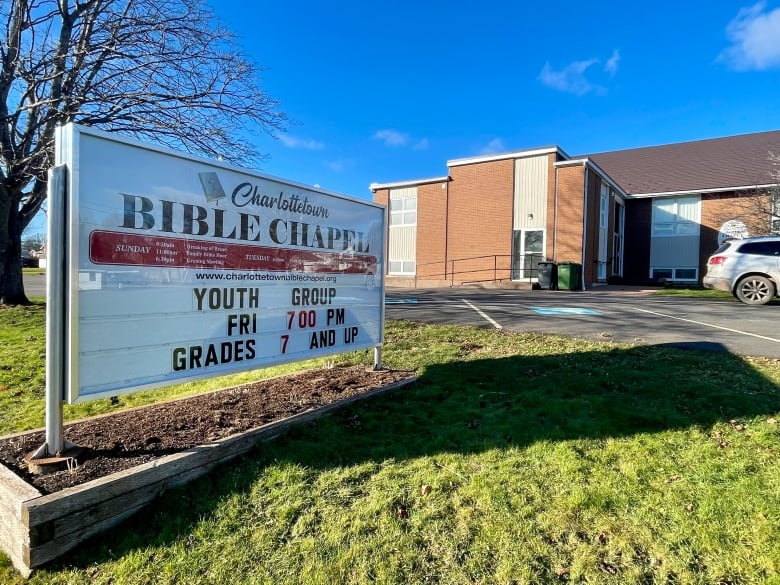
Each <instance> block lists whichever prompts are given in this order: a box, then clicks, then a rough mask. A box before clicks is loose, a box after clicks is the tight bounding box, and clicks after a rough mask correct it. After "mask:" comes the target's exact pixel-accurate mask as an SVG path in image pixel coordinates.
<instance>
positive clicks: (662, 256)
mask: <svg viewBox="0 0 780 585" xmlns="http://www.w3.org/2000/svg"><path fill="white" fill-rule="evenodd" d="M650 266H654V267H679V268H697V267H698V266H699V236H677V237H674V238H668V237H667V238H652V239H651V240H650Z"/></svg>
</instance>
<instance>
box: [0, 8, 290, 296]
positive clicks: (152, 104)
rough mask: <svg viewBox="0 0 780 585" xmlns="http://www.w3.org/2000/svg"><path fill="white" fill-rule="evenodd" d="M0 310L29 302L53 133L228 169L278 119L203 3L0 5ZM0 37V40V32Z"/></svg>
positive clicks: (246, 160) (250, 68) (243, 159)
mask: <svg viewBox="0 0 780 585" xmlns="http://www.w3.org/2000/svg"><path fill="white" fill-rule="evenodd" d="M0 24H2V25H4V35H5V38H4V39H3V42H2V44H0V61H1V62H0V66H1V67H2V69H1V70H0V121H1V123H0V304H19V303H26V302H27V297H26V296H25V294H24V287H23V283H22V273H21V236H22V232H23V231H24V228H25V227H26V226H27V225H28V224H29V222H30V221H31V220H32V219H33V217H34V216H35V214H36V213H37V212H38V210H39V209H40V207H41V204H42V203H43V201H44V200H45V198H46V177H47V171H48V169H49V168H50V167H51V166H52V162H53V158H54V132H55V128H56V126H57V125H59V124H64V123H68V122H76V123H78V124H83V125H86V126H94V127H97V128H99V129H101V130H105V131H112V132H122V133H124V134H126V135H130V136H133V137H135V138H137V139H140V140H147V141H149V140H151V141H154V142H157V143H159V144H163V145H165V146H169V147H173V148H178V149H182V150H185V151H188V152H192V153H197V154H200V155H204V156H207V157H215V158H216V157H221V158H223V159H224V160H227V161H231V162H233V163H236V164H244V165H247V164H257V163H258V162H259V161H260V160H262V156H261V155H260V154H259V153H258V152H257V151H256V150H255V149H254V147H253V146H252V145H251V144H250V143H249V142H247V139H246V137H247V136H252V135H253V133H256V131H257V129H258V128H259V129H261V130H262V131H265V132H268V133H269V134H273V133H274V131H276V130H283V129H284V126H285V124H286V117H285V115H284V114H283V113H282V112H280V111H279V109H278V103H277V101H276V100H274V99H272V98H271V97H270V96H269V95H268V94H267V93H266V92H264V91H263V90H262V89H261V88H260V83H259V82H260V73H261V71H262V70H261V69H260V68H259V67H258V66H257V65H256V64H254V63H253V62H252V61H250V60H249V59H248V58H246V57H245V56H244V55H243V54H242V52H241V50H240V48H239V46H238V43H237V41H236V38H235V36H234V35H233V34H232V33H231V32H229V31H228V30H226V29H225V28H224V27H223V26H222V25H221V24H220V23H219V22H218V21H217V20H216V19H215V17H214V15H213V14H212V12H211V11H210V10H208V9H207V8H206V7H205V6H204V5H203V3H202V2H201V0H75V1H74V0H0ZM0 34H2V33H0Z"/></svg>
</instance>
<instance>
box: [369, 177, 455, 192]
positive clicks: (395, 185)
mask: <svg viewBox="0 0 780 585" xmlns="http://www.w3.org/2000/svg"><path fill="white" fill-rule="evenodd" d="M451 180H452V178H451V177H450V176H449V175H445V176H443V177H433V178H430V179H415V180H411V181H395V182H393V183H371V184H370V185H369V186H368V188H369V189H370V190H371V191H376V190H377V189H400V188H403V187H415V186H417V185H429V184H430V183H448V182H450V181H451Z"/></svg>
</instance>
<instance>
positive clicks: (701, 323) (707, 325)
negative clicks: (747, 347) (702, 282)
mask: <svg viewBox="0 0 780 585" xmlns="http://www.w3.org/2000/svg"><path fill="white" fill-rule="evenodd" d="M637 311H641V312H643V313H650V314H651V315H658V316H659V317H668V318H669V319H677V320H678V321H685V322H686V323H695V324H696V325H703V326H704V327H712V328H713V329H721V330H723V331H730V332H731V333H739V334H740V335H749V336H750V337H757V338H758V339H765V340H766V341H774V342H775V343H780V339H775V338H774V337H767V336H766V335H758V334H756V333H749V332H748V331H740V330H739V329H731V328H730V327H721V326H720V325H713V324H712V323H703V322H702V321H694V320H693V319H683V318H682V317H675V316H674V315H665V314H664V313H656V312H655V311H648V310H647V309H637Z"/></svg>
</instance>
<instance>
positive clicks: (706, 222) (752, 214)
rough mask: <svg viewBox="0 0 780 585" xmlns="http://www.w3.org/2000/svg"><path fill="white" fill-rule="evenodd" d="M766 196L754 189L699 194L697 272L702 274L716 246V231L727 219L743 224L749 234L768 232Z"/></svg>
mask: <svg viewBox="0 0 780 585" xmlns="http://www.w3.org/2000/svg"><path fill="white" fill-rule="evenodd" d="M769 213H770V203H769V198H768V197H767V196H766V195H764V194H755V193H749V194H744V193H734V192H731V193H706V194H704V195H702V198H701V235H700V245H699V250H700V253H699V264H700V267H699V268H700V270H699V274H701V275H703V274H704V268H705V266H706V263H707V258H709V256H710V255H711V254H712V253H713V252H714V251H715V249H716V248H717V247H718V233H719V231H720V228H721V226H722V225H723V224H724V223H726V222H727V221H729V220H739V221H741V222H742V223H744V224H745V227H746V228H747V230H748V234H749V235H751V236H760V235H766V234H768V233H769V231H768V230H769Z"/></svg>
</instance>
